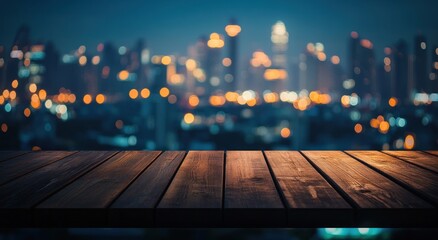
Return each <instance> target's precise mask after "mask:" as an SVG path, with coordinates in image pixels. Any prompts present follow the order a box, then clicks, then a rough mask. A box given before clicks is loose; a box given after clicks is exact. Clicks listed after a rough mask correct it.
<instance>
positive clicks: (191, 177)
mask: <svg viewBox="0 0 438 240" xmlns="http://www.w3.org/2000/svg"><path fill="white" fill-rule="evenodd" d="M437 206H438V151H383V152H381V151H189V152H185V151H120V152H118V151H38V152H25V151H3V152H0V216H1V217H0V226H1V227H348V226H352V227H356V226H363V227H437V226H438V221H436V219H438V211H437Z"/></svg>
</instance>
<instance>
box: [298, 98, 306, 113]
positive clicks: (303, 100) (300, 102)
mask: <svg viewBox="0 0 438 240" xmlns="http://www.w3.org/2000/svg"><path fill="white" fill-rule="evenodd" d="M297 106H298V110H300V111H304V110H306V109H307V107H308V106H309V102H308V100H307V99H306V98H300V99H299V100H298V103H297Z"/></svg>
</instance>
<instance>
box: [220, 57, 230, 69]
mask: <svg viewBox="0 0 438 240" xmlns="http://www.w3.org/2000/svg"><path fill="white" fill-rule="evenodd" d="M231 63H232V61H231V58H224V59H222V65H224V67H229V66H231Z"/></svg>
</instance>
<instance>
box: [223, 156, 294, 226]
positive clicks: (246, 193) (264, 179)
mask: <svg viewBox="0 0 438 240" xmlns="http://www.w3.org/2000/svg"><path fill="white" fill-rule="evenodd" d="M224 218H225V222H228V223H230V224H242V226H245V224H251V225H257V224H260V225H269V224H275V223H276V222H277V221H278V222H284V221H285V219H286V211H285V209H284V205H283V203H282V201H281V198H280V196H279V193H278V191H277V189H276V187H275V184H274V181H273V180H272V176H271V174H270V172H269V169H268V166H267V164H266V161H265V159H264V156H263V154H262V152H261V151H228V152H227V155H226V168H225V196H224Z"/></svg>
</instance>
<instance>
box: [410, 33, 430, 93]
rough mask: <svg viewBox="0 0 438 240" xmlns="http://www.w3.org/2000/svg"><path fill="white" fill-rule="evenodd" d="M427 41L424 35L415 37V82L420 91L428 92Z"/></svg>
mask: <svg viewBox="0 0 438 240" xmlns="http://www.w3.org/2000/svg"><path fill="white" fill-rule="evenodd" d="M427 72H428V64H427V42H426V38H425V37H424V36H423V35H421V34H420V35H417V36H416V37H415V39H414V82H415V89H416V90H417V91H418V92H428V91H429V90H430V89H429V86H428V83H429V81H428V76H427V75H428V74H427Z"/></svg>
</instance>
